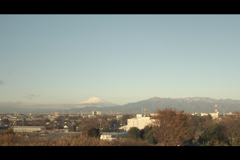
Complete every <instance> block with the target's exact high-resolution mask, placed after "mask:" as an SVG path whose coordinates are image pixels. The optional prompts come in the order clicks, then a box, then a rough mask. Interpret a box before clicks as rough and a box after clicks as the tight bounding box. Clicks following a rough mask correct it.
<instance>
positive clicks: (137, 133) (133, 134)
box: [128, 127, 140, 140]
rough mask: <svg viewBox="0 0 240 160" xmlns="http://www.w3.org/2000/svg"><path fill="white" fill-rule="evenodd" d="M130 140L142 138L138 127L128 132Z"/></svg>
mask: <svg viewBox="0 0 240 160" xmlns="http://www.w3.org/2000/svg"><path fill="white" fill-rule="evenodd" d="M128 138H132V139H135V140H136V139H138V138H140V130H139V129H138V128H137V127H132V128H130V129H129V131H128Z"/></svg>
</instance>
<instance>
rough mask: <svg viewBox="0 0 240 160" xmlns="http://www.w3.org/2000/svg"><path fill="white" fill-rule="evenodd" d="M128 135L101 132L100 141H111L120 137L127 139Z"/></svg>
mask: <svg viewBox="0 0 240 160" xmlns="http://www.w3.org/2000/svg"><path fill="white" fill-rule="evenodd" d="M127 135H128V133H126V132H125V133H118V132H102V134H101V136H100V139H101V140H113V139H116V138H120V137H127Z"/></svg>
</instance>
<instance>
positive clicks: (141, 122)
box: [126, 114, 155, 131]
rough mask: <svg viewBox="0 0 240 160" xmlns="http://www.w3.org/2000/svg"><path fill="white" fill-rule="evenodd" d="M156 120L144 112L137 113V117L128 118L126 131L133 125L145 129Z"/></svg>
mask: <svg viewBox="0 0 240 160" xmlns="http://www.w3.org/2000/svg"><path fill="white" fill-rule="evenodd" d="M154 121H155V120H154V119H152V118H151V117H143V116H142V114H137V115H136V118H131V119H128V120H127V126H126V131H128V130H129V129H130V128H131V127H137V128H138V129H140V130H141V129H143V128H144V127H145V126H147V125H150V124H151V123H153V122H154Z"/></svg>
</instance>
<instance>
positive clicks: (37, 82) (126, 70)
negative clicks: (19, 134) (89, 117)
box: [0, 15, 240, 105]
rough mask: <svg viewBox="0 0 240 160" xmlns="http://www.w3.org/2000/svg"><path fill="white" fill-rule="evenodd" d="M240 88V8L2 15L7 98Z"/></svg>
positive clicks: (2, 86)
mask: <svg viewBox="0 0 240 160" xmlns="http://www.w3.org/2000/svg"><path fill="white" fill-rule="evenodd" d="M239 93H240V15H0V102H8V101H11V102H23V103H46V104H49V103H80V102H82V101H85V100H87V99H89V98H91V97H93V96H99V97H101V98H103V99H104V100H106V101H109V102H112V103H116V104H119V105H123V104H126V103H130V102H136V101H140V100H145V99H148V98H152V97H155V96H157V97H163V98H168V97H170V98H185V97H197V96H199V97H210V98H216V99H220V98H222V99H226V98H230V99H235V100H240V94H239Z"/></svg>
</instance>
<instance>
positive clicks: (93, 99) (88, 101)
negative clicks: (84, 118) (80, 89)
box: [79, 96, 108, 104]
mask: <svg viewBox="0 0 240 160" xmlns="http://www.w3.org/2000/svg"><path fill="white" fill-rule="evenodd" d="M85 103H108V102H107V101H105V100H103V99H102V98H100V97H97V96H95V97H92V98H89V99H88V100H87V101H83V102H81V103H79V104H85Z"/></svg>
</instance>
